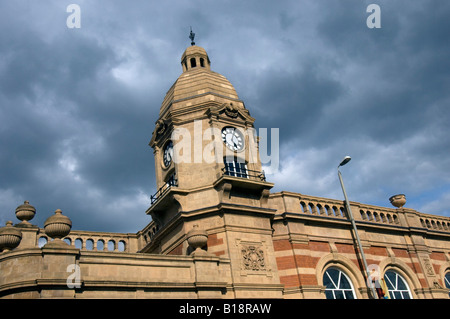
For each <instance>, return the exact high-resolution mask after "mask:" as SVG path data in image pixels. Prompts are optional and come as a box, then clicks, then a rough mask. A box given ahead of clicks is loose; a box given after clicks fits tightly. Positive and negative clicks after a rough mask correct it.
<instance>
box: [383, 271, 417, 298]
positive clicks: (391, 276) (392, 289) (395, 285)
mask: <svg viewBox="0 0 450 319" xmlns="http://www.w3.org/2000/svg"><path fill="white" fill-rule="evenodd" d="M384 281H385V282H386V285H387V288H388V291H389V297H390V298H391V299H412V297H411V292H410V291H409V287H408V284H407V283H406V280H405V279H404V278H403V277H402V276H400V275H399V274H398V273H396V272H395V271H393V270H388V271H386V273H385V274H384Z"/></svg>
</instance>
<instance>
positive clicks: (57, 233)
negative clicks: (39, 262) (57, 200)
mask: <svg viewBox="0 0 450 319" xmlns="http://www.w3.org/2000/svg"><path fill="white" fill-rule="evenodd" d="M71 229H72V221H71V220H70V218H69V217H67V216H64V215H63V214H62V211H61V210H60V209H57V210H56V211H55V214H54V215H52V216H50V217H49V218H47V220H46V221H45V223H44V230H45V233H46V234H47V235H48V236H49V237H51V238H53V241H51V242H50V241H49V242H48V243H47V244H46V245H45V246H67V245H68V244H67V243H66V242H64V241H63V240H62V239H61V238H64V237H66V236H67V235H69V233H70V230H71Z"/></svg>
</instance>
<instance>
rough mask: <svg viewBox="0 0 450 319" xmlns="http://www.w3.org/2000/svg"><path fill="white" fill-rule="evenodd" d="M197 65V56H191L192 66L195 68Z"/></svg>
mask: <svg viewBox="0 0 450 319" xmlns="http://www.w3.org/2000/svg"><path fill="white" fill-rule="evenodd" d="M196 66H197V61H195V58H191V68H195V67H196Z"/></svg>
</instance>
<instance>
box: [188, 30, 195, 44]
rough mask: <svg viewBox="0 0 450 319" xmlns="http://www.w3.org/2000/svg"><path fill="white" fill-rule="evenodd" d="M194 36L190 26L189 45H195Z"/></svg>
mask: <svg viewBox="0 0 450 319" xmlns="http://www.w3.org/2000/svg"><path fill="white" fill-rule="evenodd" d="M194 38H195V33H194V32H192V27H191V33H189V39H191V45H195V42H194Z"/></svg>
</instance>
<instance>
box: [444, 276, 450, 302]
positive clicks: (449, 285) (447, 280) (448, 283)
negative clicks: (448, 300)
mask: <svg viewBox="0 0 450 319" xmlns="http://www.w3.org/2000/svg"><path fill="white" fill-rule="evenodd" d="M444 283H445V287H446V288H447V289H448V296H449V297H450V271H449V272H448V273H446V274H445V277H444Z"/></svg>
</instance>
